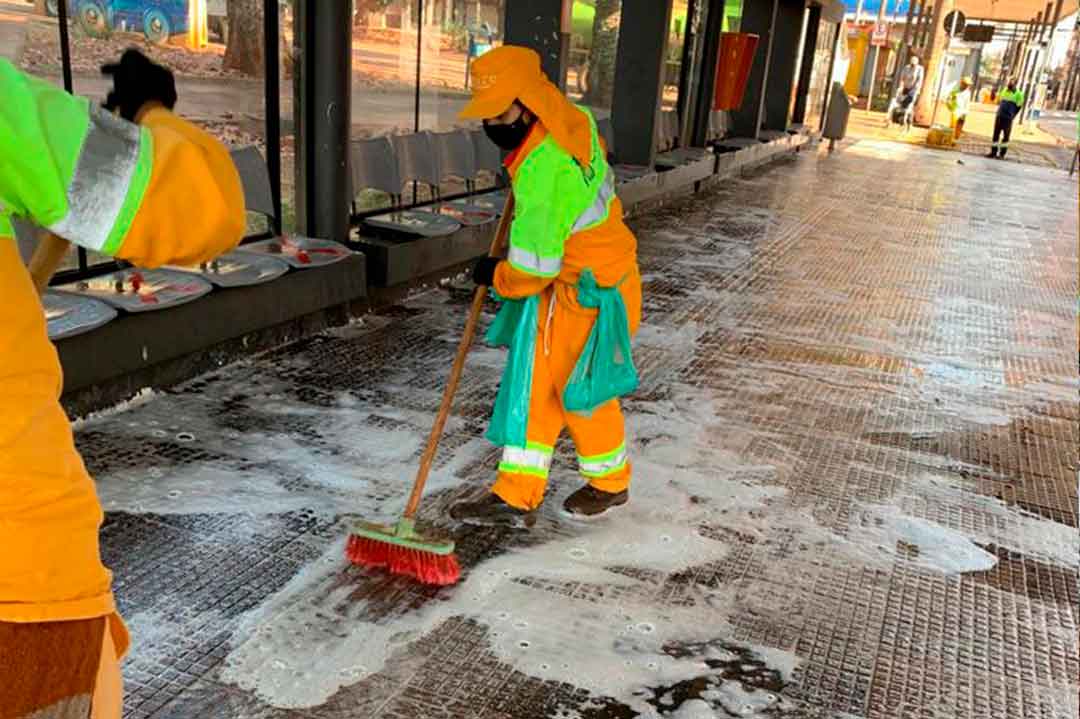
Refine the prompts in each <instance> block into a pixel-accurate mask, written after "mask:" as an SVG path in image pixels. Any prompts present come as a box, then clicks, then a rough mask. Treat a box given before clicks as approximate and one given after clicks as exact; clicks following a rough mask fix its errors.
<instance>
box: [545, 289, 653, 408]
mask: <svg viewBox="0 0 1080 719" xmlns="http://www.w3.org/2000/svg"><path fill="white" fill-rule="evenodd" d="M577 294H578V297H577V298H578V304H580V305H581V306H582V307H593V308H597V309H598V310H599V312H598V314H597V316H596V322H595V323H594V324H593V328H592V332H590V333H589V339H588V340H587V341H586V342H585V348H584V349H583V350H582V352H581V356H580V357H578V361H577V364H576V365H575V366H574V371H573V373H571V375H570V381H569V382H568V383H567V385H566V389H565V390H564V391H563V407H565V408H566V409H567V410H568V411H570V412H573V413H575V414H580V415H585V416H588V415H590V414H592V412H593V411H594V410H595V409H596V408H597V407H600V406H601V405H603V404H605V403H607V402H610V401H611V400H613V399H615V398H617V397H622V396H625V395H628V394H630V393H631V392H633V391H634V390H636V389H637V387H638V373H637V368H636V367H634V358H633V356H632V355H631V352H630V321H629V320H628V319H627V317H626V304H625V303H624V302H623V299H622V294H621V293H620V292H619V288H618V287H600V286H599V285H597V284H596V278H595V277H594V276H593V274H592V272H591V271H589V270H585V271H584V272H582V273H581V279H580V280H579V281H578V285H577Z"/></svg>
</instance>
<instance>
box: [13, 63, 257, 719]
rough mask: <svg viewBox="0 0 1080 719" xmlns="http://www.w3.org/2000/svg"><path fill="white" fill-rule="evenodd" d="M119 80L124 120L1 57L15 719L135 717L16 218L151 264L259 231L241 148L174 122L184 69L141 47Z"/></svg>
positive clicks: (56, 368)
mask: <svg viewBox="0 0 1080 719" xmlns="http://www.w3.org/2000/svg"><path fill="white" fill-rule="evenodd" d="M103 71H105V72H107V73H108V74H111V75H113V79H114V89H113V91H112V92H111V93H110V95H109V97H108V98H107V101H106V105H105V107H106V108H108V110H114V111H116V112H118V113H119V115H120V116H121V117H116V116H115V115H114V114H112V113H111V112H109V111H108V110H106V109H103V108H101V107H97V106H96V105H93V104H91V103H89V102H88V101H87V100H86V99H83V98H77V97H73V96H71V95H69V94H67V93H65V92H64V91H63V90H61V89H59V88H56V87H53V86H52V85H49V84H47V83H44V82H42V81H40V80H37V79H35V78H32V77H29V76H27V75H25V74H23V73H21V72H19V71H18V70H16V69H15V68H14V67H13V66H12V65H11V64H10V63H8V62H7V61H3V60H0V97H3V98H4V102H3V103H0V719H23V718H24V717H26V718H29V717H33V719H53V718H54V717H55V718H59V717H63V718H64V719H67V718H68V717H92V718H93V719H119V717H120V716H121V701H122V686H121V680H120V668H119V659H120V658H121V657H122V656H123V654H124V652H125V651H126V649H127V646H128V643H129V641H128V635H127V630H126V629H125V628H124V624H123V622H122V621H121V619H120V618H119V616H118V615H117V613H116V604H115V602H114V600H113V595H112V592H111V588H110V584H111V576H110V573H109V571H108V570H107V569H105V567H104V566H102V564H101V557H100V553H99V548H98V528H99V526H100V525H101V521H102V510H101V506H100V504H99V503H98V499H97V496H96V493H95V491H94V484H93V482H92V481H91V479H90V477H89V476H88V475H87V472H86V469H85V468H84V466H83V463H82V460H81V458H80V457H79V454H78V452H77V451H76V449H75V443H74V440H73V437H72V432H71V427H70V424H69V422H68V419H67V417H66V416H65V414H64V410H63V408H62V407H61V406H60V402H59V397H60V392H61V388H62V386H63V381H62V378H61V370H60V363H59V360H58V358H57V354H56V349H55V348H54V347H53V346H52V344H51V343H50V342H49V338H48V332H47V327H46V321H45V313H44V311H43V310H42V306H41V301H40V299H39V298H38V295H37V292H36V291H35V288H34V286H33V283H32V282H31V278H30V275H29V273H28V271H27V269H26V267H25V266H24V265H23V262H22V260H21V258H20V255H19V252H18V250H17V247H16V243H15V242H14V240H13V236H14V230H13V225H12V220H13V219H20V220H23V221H26V222H31V223H34V224H36V225H38V226H40V227H43V228H46V229H48V230H50V231H51V232H52V233H54V234H56V235H58V236H60V237H63V238H64V239H66V240H68V241H70V242H72V243H75V244H78V245H81V246H83V247H87V248H90V249H93V250H94V251H97V252H102V253H106V254H110V255H114V256H115V257H118V258H121V259H124V260H128V261H130V262H132V263H134V264H136V265H140V266H146V267H154V266H157V265H161V264H164V263H167V262H177V263H185V264H187V263H198V262H202V261H206V260H209V259H212V258H213V257H215V256H217V255H219V254H221V253H222V252H225V251H226V250H228V249H230V248H232V247H234V246H235V245H236V244H237V243H238V242H239V240H240V238H241V236H242V234H243V232H244V227H245V215H244V200H243V195H242V190H241V186H240V179H239V176H238V175H237V172H236V169H235V167H234V166H233V164H232V161H231V159H230V157H229V154H228V152H227V150H226V149H225V148H224V147H223V146H222V145H221V144H220V143H219V142H218V141H217V140H215V139H213V138H211V137H210V136H209V135H207V134H206V133H204V132H202V131H201V130H199V129H198V128H196V127H195V126H193V125H191V124H190V123H188V122H185V121H183V120H181V119H180V118H178V117H176V116H175V115H174V114H172V112H170V111H169V108H171V107H172V106H173V105H174V104H175V102H176V90H175V85H174V82H173V78H172V75H171V73H169V72H168V71H167V70H165V69H164V68H161V67H159V66H157V65H154V64H153V63H151V62H150V61H149V60H147V59H146V58H145V57H144V56H142V55H141V54H139V53H137V52H134V51H129V52H127V53H125V54H124V56H123V58H122V60H121V62H120V63H118V64H116V65H110V66H106V67H105V68H103ZM121 118H123V119H121ZM136 123H137V124H136Z"/></svg>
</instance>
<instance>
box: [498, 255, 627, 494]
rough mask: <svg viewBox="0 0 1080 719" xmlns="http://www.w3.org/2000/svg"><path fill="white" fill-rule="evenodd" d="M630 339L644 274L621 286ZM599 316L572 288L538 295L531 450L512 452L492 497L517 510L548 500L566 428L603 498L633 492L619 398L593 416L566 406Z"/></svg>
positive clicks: (561, 286)
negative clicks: (604, 494)
mask: <svg viewBox="0 0 1080 719" xmlns="http://www.w3.org/2000/svg"><path fill="white" fill-rule="evenodd" d="M619 291H620V292H621V294H622V297H623V302H624V303H625V304H626V315H627V319H628V320H629V324H630V333H631V336H632V335H634V334H636V333H637V330H638V326H639V325H640V323H641V275H640V274H639V272H638V270H637V269H636V268H635V269H634V270H633V271H632V272H631V273H630V274H628V275H627V277H626V278H625V279H624V280H623V282H622V283H621V284H620V285H619ZM596 315H597V310H596V309H591V308H585V307H582V306H581V305H580V304H578V302H577V290H576V288H575V287H574V286H573V285H569V284H567V283H565V282H560V281H556V282H553V283H552V284H550V285H548V287H547V288H546V289H545V290H544V292H543V294H542V295H541V297H540V309H539V316H538V323H539V328H538V330H537V333H536V350H535V351H536V355H535V361H534V362H533V378H532V391H531V395H530V400H529V422H528V425H527V429H526V440H527V444H526V446H525V447H506V448H504V450H503V457H502V461H501V462H500V463H499V477H498V479H497V480H496V482H495V486H494V487H492V491H493V492H494V493H495V494H496V495H498V497H499V498H500V499H502V500H503V501H504V502H506V503H507V504H509V505H511V506H514V507H517V508H519V509H536V508H537V507H539V506H540V504H541V503H542V502H543V501H544V492H545V490H546V489H547V482H548V473H549V471H550V469H551V458H552V456H553V455H554V452H555V444H556V443H557V442H558V440H559V436H560V435H561V434H562V432H563V430H564V429H566V430H568V431H569V433H570V438H571V439H572V440H573V442H574V447H575V449H576V450H577V455H578V468H579V470H580V472H581V474H582V476H583V477H584V478H585V480H586V481H588V483H589V484H591V485H592V486H593V487H595V488H596V489H599V490H600V491H603V492H613V493H614V492H622V491H623V490H625V489H627V487H629V486H630V474H631V466H630V461H629V458H628V457H627V452H626V429H625V426H624V422H623V415H622V410H621V409H620V407H619V401H618V400H612V401H610V402H608V403H607V404H605V405H602V406H601V407H599V408H597V409H596V410H595V411H593V413H592V414H591V415H589V416H588V417H586V416H583V415H579V414H574V413H572V412H568V411H566V410H565V409H564V408H563V403H562V395H563V391H564V390H565V389H566V384H567V382H568V381H569V379H570V375H571V373H572V372H573V370H574V367H575V365H576V364H577V361H578V357H579V356H580V355H581V352H582V350H583V349H584V347H585V343H586V341H587V340H588V338H589V333H590V332H591V331H592V328H593V323H594V322H595V320H596Z"/></svg>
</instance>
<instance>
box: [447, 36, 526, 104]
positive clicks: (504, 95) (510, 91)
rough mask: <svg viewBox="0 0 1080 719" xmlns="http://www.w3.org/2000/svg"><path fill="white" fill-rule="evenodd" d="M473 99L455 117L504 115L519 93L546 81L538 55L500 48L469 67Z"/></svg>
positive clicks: (506, 47) (481, 57) (515, 49)
mask: <svg viewBox="0 0 1080 719" xmlns="http://www.w3.org/2000/svg"><path fill="white" fill-rule="evenodd" d="M471 74H472V88H473V96H472V100H471V101H469V104H468V105H466V106H465V109H464V110H462V111H461V114H460V115H458V117H460V118H461V119H462V120H487V119H490V118H493V117H498V116H499V115H501V114H503V113H504V112H506V111H507V110H508V109H509V108H510V105H512V104H513V102H514V100H516V99H517V98H518V97H519V96H520V95H521V92H522V91H523V90H525V89H527V88H530V87H531V86H533V85H536V84H537V83H540V82H543V81H544V80H545V79H546V78H545V76H544V72H543V70H541V69H540V55H539V54H537V52H536V51H535V50H533V49H531V48H527V47H519V46H517V45H503V46H502V47H497V48H495V49H493V50H489V51H488V52H486V53H484V54H483V55H481V56H480V57H479V58H477V59H476V61H475V62H473V64H472V69H471Z"/></svg>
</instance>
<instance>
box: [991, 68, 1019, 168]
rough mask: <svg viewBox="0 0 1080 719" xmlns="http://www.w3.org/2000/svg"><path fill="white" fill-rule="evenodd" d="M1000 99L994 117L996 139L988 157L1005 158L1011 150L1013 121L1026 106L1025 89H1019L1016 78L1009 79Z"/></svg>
mask: <svg viewBox="0 0 1080 719" xmlns="http://www.w3.org/2000/svg"><path fill="white" fill-rule="evenodd" d="M998 100H999V102H998V109H997V115H996V116H995V117H994V141H993V144H992V145H990V154H989V155H987V157H996V158H998V159H1000V160H1004V159H1005V153H1007V152H1008V151H1009V138H1010V137H1011V136H1012V127H1013V122H1014V121H1015V120H1016V116H1017V115H1019V114H1020V110H1021V109H1022V108H1023V107H1024V91H1023V90H1018V89H1017V87H1016V80H1009V84H1008V86H1007V87H1006V88H1005V89H1004V90H1002V91H1001V95H1000V97H999V98H998Z"/></svg>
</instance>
